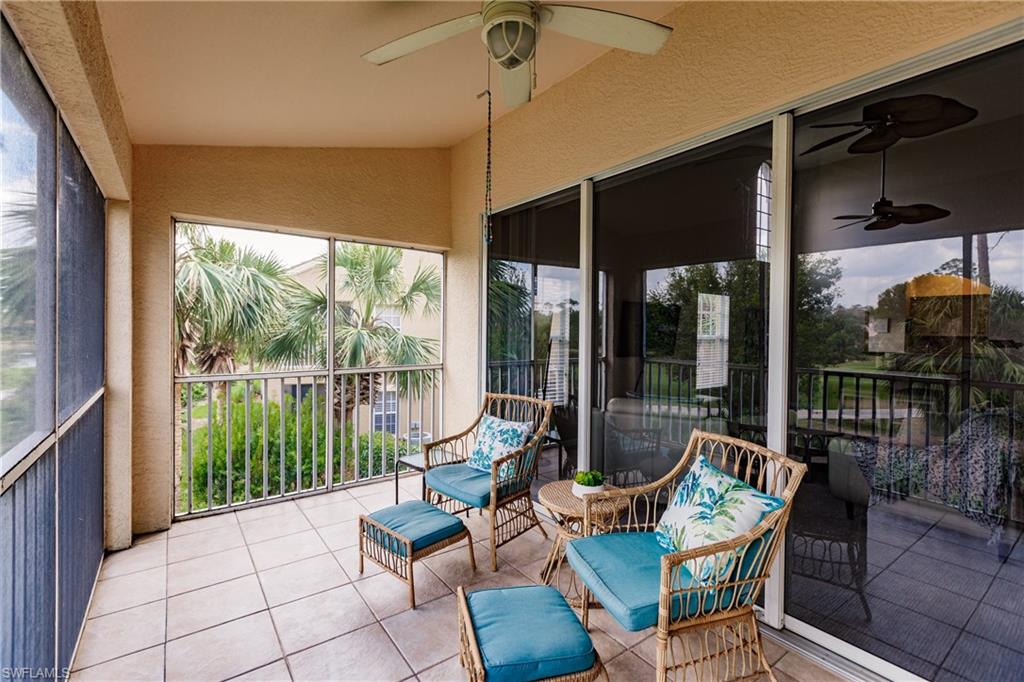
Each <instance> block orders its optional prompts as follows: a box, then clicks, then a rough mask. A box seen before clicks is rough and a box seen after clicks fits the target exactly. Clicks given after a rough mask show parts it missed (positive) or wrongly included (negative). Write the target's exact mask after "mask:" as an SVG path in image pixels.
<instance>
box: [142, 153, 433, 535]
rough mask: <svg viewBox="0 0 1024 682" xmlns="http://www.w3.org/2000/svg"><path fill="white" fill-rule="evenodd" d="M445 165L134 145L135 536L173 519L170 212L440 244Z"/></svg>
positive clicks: (410, 156)
mask: <svg viewBox="0 0 1024 682" xmlns="http://www.w3.org/2000/svg"><path fill="white" fill-rule="evenodd" d="M449 168H450V159H449V152H448V150H443V149H277V148H244V149H239V148H232V147H164V146H137V147H135V150H134V156H133V201H132V224H133V235H132V237H133V242H132V255H133V263H134V276H133V289H134V291H133V294H134V301H135V309H134V320H133V323H134V324H133V334H134V339H133V343H134V348H135V353H134V359H133V365H134V367H133V369H134V377H133V384H134V403H135V410H134V414H133V427H134V428H133V461H132V474H133V494H132V520H133V529H134V531H135V532H136V533H141V532H146V531H149V530H154V529H158V528H165V527H167V525H168V524H169V523H170V519H171V502H172V500H171V495H172V489H173V481H172V448H171V443H172V421H173V412H172V407H173V401H172V398H171V396H172V384H171V368H172V338H173V326H172V317H171V286H172V273H173V251H172V227H171V225H172V217H173V216H188V217H195V218H197V219H203V220H208V221H211V222H222V223H225V224H249V225H254V226H267V227H282V228H287V229H289V230H293V231H302V232H308V233H311V234H319V235H331V234H332V235H335V236H338V237H348V238H356V239H366V240H374V241H381V242H386V243H392V244H396V245H406V244H409V245H411V244H416V245H420V246H426V247H431V248H437V249H444V248H447V247H448V246H449V245H450V230H449V218H450V205H449V196H450V194H449V184H448V182H449Z"/></svg>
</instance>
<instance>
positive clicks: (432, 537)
mask: <svg viewBox="0 0 1024 682" xmlns="http://www.w3.org/2000/svg"><path fill="white" fill-rule="evenodd" d="M463 539H465V540H466V541H467V544H468V545H469V563H470V565H471V566H472V567H473V570H474V571H476V557H474V556H473V536H472V535H470V534H469V529H468V528H466V526H465V524H464V523H462V520H461V519H459V518H456V517H455V516H453V515H452V514H449V513H448V512H446V511H444V510H442V509H438V508H437V507H435V506H434V505H432V504H428V503H426V502H424V501H422V500H412V501H409V502H403V503H402V504H398V505H395V506H394V507H388V508H387V509H381V510H380V511H376V512H374V513H372V514H370V515H369V516H365V515H364V516H360V517H359V573H360V574H361V573H362V572H363V559H364V558H366V559H369V560H370V561H372V562H373V563H375V564H377V565H378V566H380V567H381V568H383V569H384V570H385V571H387V572H388V573H390V574H391V575H393V576H395V577H396V578H398V579H399V580H402V581H403V582H405V583H408V585H409V605H410V606H411V607H412V608H416V587H415V584H414V582H413V572H412V564H413V562H414V561H416V560H418V559H422V558H423V557H425V556H429V555H431V554H433V553H434V552H436V551H438V550H440V549H444V548H445V547H448V546H449V545H453V544H455V543H456V542H459V541H460V540H463Z"/></svg>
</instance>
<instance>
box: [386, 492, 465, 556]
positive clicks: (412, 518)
mask: <svg viewBox="0 0 1024 682" xmlns="http://www.w3.org/2000/svg"><path fill="white" fill-rule="evenodd" d="M370 518H371V519H373V520H374V521H376V522H377V523H379V524H381V525H382V526H384V527H385V528H389V529H391V530H393V531H394V532H396V533H398V534H399V535H403V536H405V537H407V538H409V539H410V540H412V551H413V554H415V553H416V552H418V551H420V550H421V549H425V548H427V547H430V546H431V545H434V544H437V543H438V542H441V541H442V540H445V539H447V538H450V537H452V536H453V535H456V534H458V533H461V532H462V531H463V529H464V528H465V525H464V524H463V523H462V520H461V519H459V518H457V517H455V516H452V515H451V514H449V513H448V512H446V511H444V510H442V509H438V508H437V507H435V506H434V505H432V504H429V503H427V502H424V501H423V500H411V501H409V502H403V503H402V504H398V505H395V506H394V507H387V508H386V509H381V510H380V511H376V512H373V513H372V514H370ZM374 530H375V529H373V528H372V527H370V531H371V537H372V534H377V533H374ZM379 534H380V535H381V537H379V538H376V537H375V538H373V539H374V540H376V541H377V542H378V543H379V544H382V545H385V546H387V547H388V549H389V550H391V551H392V552H394V553H395V554H398V555H399V556H405V545H404V544H402V543H394V542H391V543H389V540H392V538H390V537H389V536H386V535H384V534H383V533H379ZM389 544H394V545H395V546H394V547H391V546H389Z"/></svg>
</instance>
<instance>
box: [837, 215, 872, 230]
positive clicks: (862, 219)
mask: <svg viewBox="0 0 1024 682" xmlns="http://www.w3.org/2000/svg"><path fill="white" fill-rule="evenodd" d="M874 217H875V216H873V215H869V216H865V217H863V218H861V219H860V220H854V221H853V222H852V223H846V224H845V225H840V226H839V227H834V228H832V229H833V230H841V229H843V228H844V227H852V226H854V225H860V224H861V223H866V222H867V221H869V220H871V219H872V218H874ZM836 220H839V218H836Z"/></svg>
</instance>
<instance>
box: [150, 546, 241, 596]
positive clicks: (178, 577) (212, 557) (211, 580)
mask: <svg viewBox="0 0 1024 682" xmlns="http://www.w3.org/2000/svg"><path fill="white" fill-rule="evenodd" d="M255 571H256V569H255V568H254V567H253V565H252V559H250V558H249V550H248V549H247V548H246V547H235V548H233V549H228V550H225V551H223V552H216V553H214V554H208V555H206V556H201V557H196V558H195V559H187V560H186V561H179V562H176V563H173V564H170V565H169V566H168V567H167V594H168V595H175V594H181V593H182V592H188V591H189V590H195V589H199V588H200V587H206V586H208V585H213V584H216V583H221V582H224V581H226V580H231V579H232V578H240V577H242V576H243V575H248V574H249V573H254V572H255Z"/></svg>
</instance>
